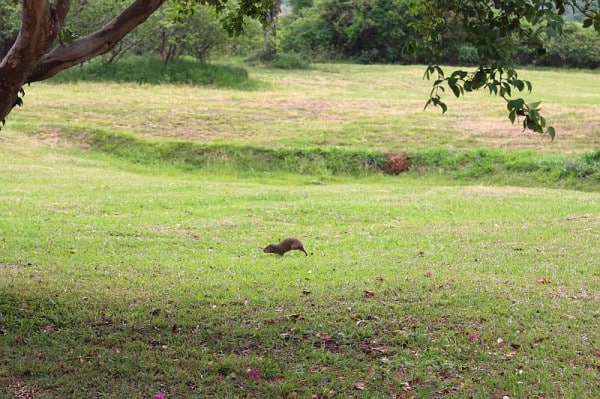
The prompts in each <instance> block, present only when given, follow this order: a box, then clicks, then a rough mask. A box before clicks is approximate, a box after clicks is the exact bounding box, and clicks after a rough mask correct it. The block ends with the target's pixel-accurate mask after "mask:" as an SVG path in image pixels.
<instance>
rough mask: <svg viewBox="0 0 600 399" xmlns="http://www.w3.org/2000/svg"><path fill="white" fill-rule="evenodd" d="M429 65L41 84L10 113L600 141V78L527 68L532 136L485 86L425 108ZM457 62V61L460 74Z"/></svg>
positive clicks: (169, 132) (371, 139) (380, 146)
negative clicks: (537, 127)
mask: <svg viewBox="0 0 600 399" xmlns="http://www.w3.org/2000/svg"><path fill="white" fill-rule="evenodd" d="M424 70H425V68H424V67H421V66H410V67H403V66H374V65H373V66H357V65H317V66H316V68H315V69H312V70H307V71H293V72H289V71H285V70H268V69H251V70H250V76H251V79H252V80H253V83H254V84H250V85H249V87H250V88H249V89H248V90H237V89H235V90H227V89H212V88H207V87H190V86H184V85H160V86H148V85H136V84H122V85H118V84H104V83H102V84H100V83H97V84H90V83H81V84H60V85H57V84H51V83H46V84H35V85H33V86H32V87H30V88H26V91H27V95H26V96H25V102H26V105H25V108H23V109H22V110H19V112H14V113H13V114H12V115H11V116H10V127H11V128H12V129H16V130H19V131H25V132H31V131H45V132H46V133H47V134H48V135H49V136H51V137H53V136H55V135H56V134H57V133H60V132H61V131H65V130H71V131H73V130H74V131H78V130H79V131H81V130H83V131H86V130H95V129H105V130H110V131H114V132H127V133H133V134H136V135H142V136H144V137H153V138H156V137H160V138H177V139H182V140H189V139H191V140H198V141H202V142H235V143H244V144H249V145H259V146H268V147H272V148H282V147H283V148H285V147H293V148H298V147H312V146H319V147H332V146H335V147H340V148H350V149H363V150H364V149H377V150H383V151H390V152H394V151H396V152H405V151H414V150H423V149H432V148H444V149H449V150H464V149H473V148H481V147H487V148H489V147H493V148H501V149H531V150H536V151H543V152H557V153H579V152H582V151H589V150H595V149H597V148H599V147H600V134H599V131H600V112H598V109H599V107H600V75H599V74H598V72H595V71H592V72H589V71H556V70H545V71H534V70H524V71H522V72H521V75H520V76H521V77H522V78H523V79H529V80H531V81H532V82H533V84H534V91H533V92H532V93H531V94H528V93H522V94H523V95H524V97H525V98H526V99H528V100H531V101H542V108H543V111H544V115H545V116H546V117H547V119H548V121H549V124H551V125H554V126H555V127H556V129H557V131H558V137H557V139H556V140H555V141H554V142H552V143H550V142H549V140H548V138H547V137H545V136H540V135H536V134H530V133H527V132H523V129H522V126H521V125H520V124H518V123H516V124H515V125H512V124H511V123H510V121H509V120H508V117H507V116H508V115H507V112H506V105H505V102H504V101H503V100H502V99H499V98H496V97H492V96H490V95H489V94H487V93H485V92H481V93H474V94H472V95H468V96H467V97H466V98H464V99H460V100H457V99H455V98H454V97H453V95H451V94H449V95H448V96H447V97H446V100H447V103H448V105H449V107H450V109H449V111H448V112H447V113H446V114H445V115H442V114H441V111H440V110H439V109H436V108H429V109H428V110H427V111H423V106H424V104H425V100H426V99H427V98H428V95H429V91H430V89H431V86H430V82H428V81H424V80H423V79H422V77H423V72H424ZM451 70H452V68H450V67H448V68H447V71H448V72H450V71H451Z"/></svg>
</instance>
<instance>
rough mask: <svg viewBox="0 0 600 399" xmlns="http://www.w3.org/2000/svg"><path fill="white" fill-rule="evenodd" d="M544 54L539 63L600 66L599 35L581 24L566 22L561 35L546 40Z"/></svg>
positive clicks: (588, 66) (582, 66)
mask: <svg viewBox="0 0 600 399" xmlns="http://www.w3.org/2000/svg"><path fill="white" fill-rule="evenodd" d="M547 47H548V51H547V53H546V56H545V57H543V58H541V59H540V60H539V62H538V64H539V65H544V66H552V67H570V68H590V69H593V68H598V67H600V36H599V35H598V34H597V33H596V32H595V31H594V30H592V29H584V28H583V26H582V25H581V24H578V23H568V24H566V25H565V27H564V31H563V34H562V35H561V36H558V37H555V38H552V39H551V40H550V41H549V42H548V45H547Z"/></svg>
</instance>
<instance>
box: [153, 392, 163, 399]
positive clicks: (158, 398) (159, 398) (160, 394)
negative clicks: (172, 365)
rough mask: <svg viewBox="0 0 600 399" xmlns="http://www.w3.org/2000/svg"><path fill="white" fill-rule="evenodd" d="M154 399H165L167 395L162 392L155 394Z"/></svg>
mask: <svg viewBox="0 0 600 399" xmlns="http://www.w3.org/2000/svg"><path fill="white" fill-rule="evenodd" d="M154 399H165V394H164V393H163V392H161V391H158V392H156V393H155V394H154Z"/></svg>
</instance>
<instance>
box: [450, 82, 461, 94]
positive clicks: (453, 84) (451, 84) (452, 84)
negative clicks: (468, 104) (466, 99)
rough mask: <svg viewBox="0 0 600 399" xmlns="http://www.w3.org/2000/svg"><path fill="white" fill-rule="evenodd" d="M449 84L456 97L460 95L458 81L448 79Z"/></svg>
mask: <svg viewBox="0 0 600 399" xmlns="http://www.w3.org/2000/svg"><path fill="white" fill-rule="evenodd" d="M448 86H449V87H450V89H452V92H453V93H454V95H455V96H456V97H460V87H459V86H458V85H457V84H456V83H454V82H452V81H448Z"/></svg>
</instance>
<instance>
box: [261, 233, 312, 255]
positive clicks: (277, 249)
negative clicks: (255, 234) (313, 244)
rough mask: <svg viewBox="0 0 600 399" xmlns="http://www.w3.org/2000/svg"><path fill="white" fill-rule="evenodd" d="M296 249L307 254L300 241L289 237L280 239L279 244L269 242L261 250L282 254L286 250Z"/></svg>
mask: <svg viewBox="0 0 600 399" xmlns="http://www.w3.org/2000/svg"><path fill="white" fill-rule="evenodd" d="M293 250H298V251H302V252H304V255H306V256H308V254H307V253H306V251H305V250H304V245H302V241H300V240H299V239H297V238H294V237H290V238H286V239H285V240H282V241H281V242H280V243H279V244H269V245H267V246H266V247H265V248H264V249H263V252H265V253H270V254H279V255H280V256H283V254H285V253H286V252H287V251H293Z"/></svg>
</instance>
